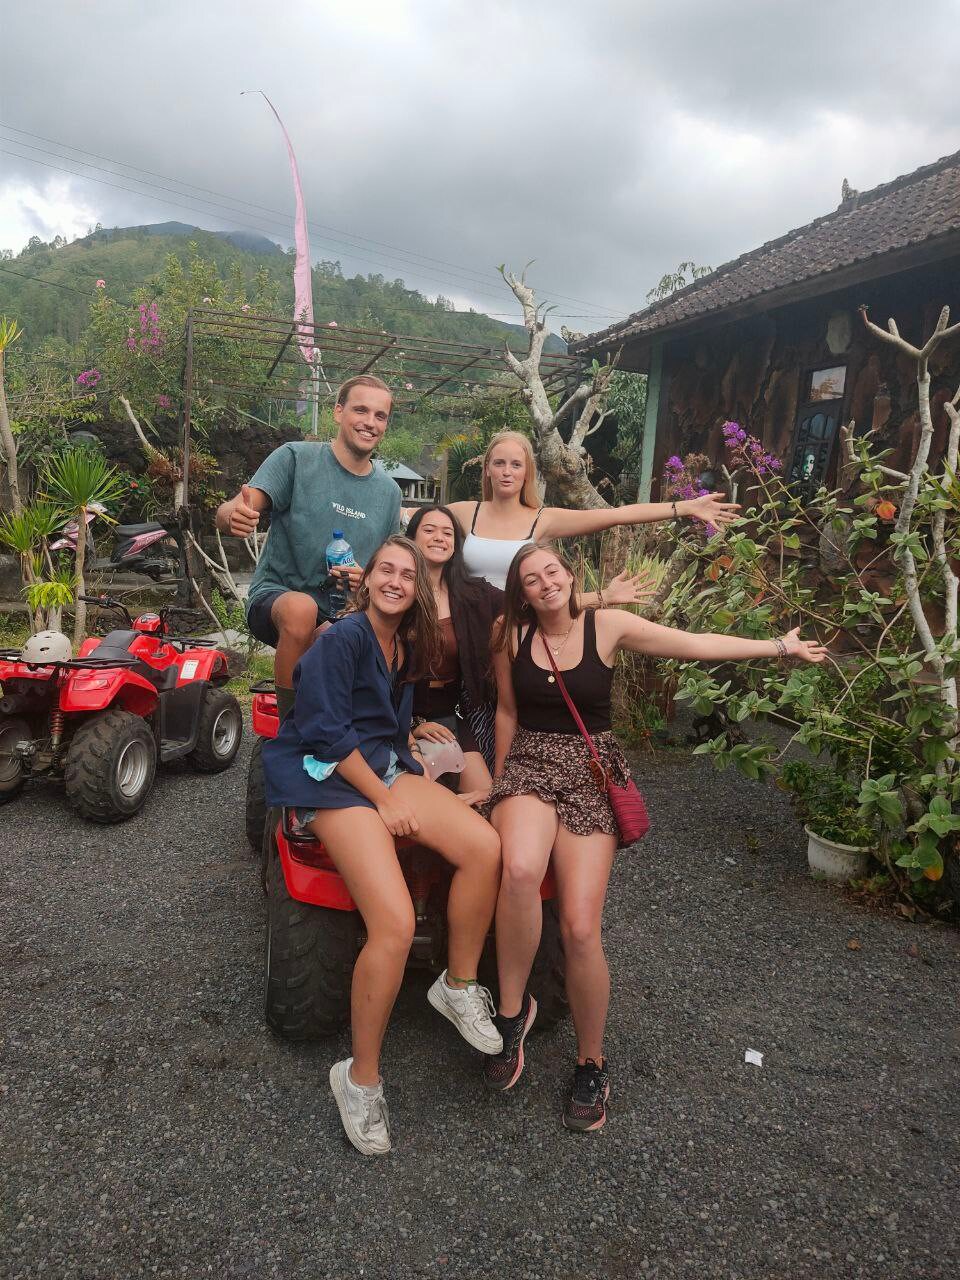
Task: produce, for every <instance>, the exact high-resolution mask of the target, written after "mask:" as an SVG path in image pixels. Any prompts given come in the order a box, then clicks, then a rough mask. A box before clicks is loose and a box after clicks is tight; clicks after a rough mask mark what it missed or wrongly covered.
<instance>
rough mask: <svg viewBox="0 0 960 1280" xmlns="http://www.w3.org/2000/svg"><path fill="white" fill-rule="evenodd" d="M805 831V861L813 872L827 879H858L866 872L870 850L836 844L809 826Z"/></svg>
mask: <svg viewBox="0 0 960 1280" xmlns="http://www.w3.org/2000/svg"><path fill="white" fill-rule="evenodd" d="M803 829H804V831H805V832H806V833H807V863H808V864H809V867H810V870H811V871H812V872H814V874H816V875H819V876H824V877H826V879H828V880H858V879H859V878H860V877H861V876H865V875H866V874H867V864H868V863H869V861H870V850H869V849H865V848H863V847H862V846H860V845H853V844H837V842H836V841H835V840H828V839H827V838H826V836H821V835H817V833H816V831H811V830H810V828H809V827H804V828H803Z"/></svg>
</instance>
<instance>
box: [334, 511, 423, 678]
mask: <svg viewBox="0 0 960 1280" xmlns="http://www.w3.org/2000/svg"><path fill="white" fill-rule="evenodd" d="M387 547H400V548H401V549H402V550H404V551H408V552H409V553H410V555H411V556H412V557H413V564H414V568H415V570H416V575H417V576H416V580H415V583H414V601H413V604H412V605H411V606H410V608H409V609H408V610H407V611H406V613H405V614H404V615H403V617H402V618H401V619H400V625H399V626H398V627H397V635H398V636H399V637H400V639H401V640H402V641H403V643H404V644H405V645H406V648H407V662H408V670H407V679H408V680H422V679H423V678H424V677H425V676H429V674H430V671H431V670H432V669H433V668H434V667H438V666H439V665H440V662H441V660H442V658H443V632H442V631H441V629H440V623H439V622H438V620H437V602H436V599H435V598H434V594H433V587H432V586H431V585H430V575H429V572H428V570H427V562H426V560H424V558H423V556H422V555H421V553H420V548H419V547H418V546H417V544H416V543H415V542H411V541H410V539H409V538H405V537H404V536H403V534H402V533H394V534H391V535H390V537H389V538H387V539H386V540H385V541H384V542H381V543H380V545H379V547H377V549H376V551H375V552H374V553H373V555H372V556H371V557H370V559H369V560H368V561H367V563H366V567H365V568H364V570H363V574H362V576H361V578H360V585H359V586H358V587H357V590H356V595H355V601H356V603H355V609H356V611H357V612H358V613H366V611H367V610H368V609H369V608H370V587H369V586H368V584H367V578H368V577H369V576H370V572H371V570H372V569H373V568H374V566H375V565H376V563H377V561H378V560H379V558H380V555H381V553H382V552H383V551H385V550H386V548H387Z"/></svg>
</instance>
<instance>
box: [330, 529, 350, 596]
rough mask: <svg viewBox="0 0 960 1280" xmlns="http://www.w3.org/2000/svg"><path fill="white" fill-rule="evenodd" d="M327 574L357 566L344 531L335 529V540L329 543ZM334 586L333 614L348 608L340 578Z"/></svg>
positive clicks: (332, 594) (331, 591) (331, 589)
mask: <svg viewBox="0 0 960 1280" xmlns="http://www.w3.org/2000/svg"><path fill="white" fill-rule="evenodd" d="M326 557H327V572H328V573H330V574H332V573H334V571H335V570H336V569H349V568H352V567H353V566H354V565H356V563H357V562H356V560H354V558H353V548H352V547H351V546H350V543H349V542H348V541H347V540H346V538H345V537H344V536H343V530H342V529H334V531H333V538H332V539H331V541H330V542H328V543H327V550H326ZM334 584H335V585H334V586H332V587H331V588H330V592H329V600H330V609H331V612H333V613H339V612H340V611H341V609H345V608H346V606H347V597H346V594H345V593H344V592H343V590H341V588H340V587H339V585H338V584H339V578H335V579H334Z"/></svg>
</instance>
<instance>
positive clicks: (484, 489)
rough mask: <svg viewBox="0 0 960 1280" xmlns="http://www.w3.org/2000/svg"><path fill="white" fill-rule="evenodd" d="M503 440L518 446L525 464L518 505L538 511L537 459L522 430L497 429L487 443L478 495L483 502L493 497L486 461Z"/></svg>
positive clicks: (491, 482)
mask: <svg viewBox="0 0 960 1280" xmlns="http://www.w3.org/2000/svg"><path fill="white" fill-rule="evenodd" d="M505 440H509V441H510V443H511V444H518V445H519V446H520V448H521V449H522V450H523V456H524V459H525V461H526V464H527V465H526V471H525V472H524V476H523V488H522V489H521V490H520V505H521V506H522V507H532V508H533V510H534V511H539V510H540V494H539V492H538V491H537V460H536V458H535V457H534V456H533V446H532V445H531V443H530V441H529V440H528V439H527V437H526V436H525V435H524V434H523V432H522V431H498V432H497V434H496V435H495V436H493V438H492V439H491V441H490V443H489V444H488V445H487V448H486V452H485V453H484V455H483V466H482V467H481V472H482V475H481V480H480V496H481V497H482V498H483V501H484V502H490V501H491V499H492V498H493V481H492V480H491V479H490V477H489V476H488V475H487V463H488V462H489V461H490V458H491V457H492V455H493V451H494V449H496V447H497V445H498V444H503V442H504V441H505Z"/></svg>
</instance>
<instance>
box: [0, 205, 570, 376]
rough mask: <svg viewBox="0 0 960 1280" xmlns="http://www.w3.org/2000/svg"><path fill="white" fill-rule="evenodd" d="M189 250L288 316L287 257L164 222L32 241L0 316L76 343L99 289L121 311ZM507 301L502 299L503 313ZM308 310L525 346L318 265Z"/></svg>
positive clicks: (507, 334) (5, 288)
mask: <svg viewBox="0 0 960 1280" xmlns="http://www.w3.org/2000/svg"><path fill="white" fill-rule="evenodd" d="M192 243H195V244H196V245H197V248H198V250H199V252H200V254H201V256H202V257H203V258H205V259H206V260H207V261H208V262H211V263H214V264H215V265H216V268H217V271H218V273H219V274H220V276H221V277H223V278H226V276H227V275H228V274H229V273H230V272H231V271H234V270H237V269H238V268H239V269H240V270H241V271H242V272H243V275H244V276H245V278H246V279H247V280H252V279H253V277H254V275H255V274H256V273H257V272H258V271H261V270H262V271H265V272H266V273H267V274H268V275H269V276H270V277H271V279H273V280H274V281H275V282H276V285H277V288H278V291H279V296H280V299H281V312H282V313H283V314H284V315H288V314H290V313H291V312H292V310H293V280H292V275H293V257H292V254H290V253H287V252H285V251H284V250H283V249H282V248H281V247H280V246H279V245H276V244H274V243H273V242H272V241H270V240H267V239H266V238H265V237H263V236H258V235H254V234H252V233H249V232H244V231H237V232H210V231H203V230H201V229H199V228H197V227H190V226H188V225H187V224H186V223H180V222H168V223H156V224H153V225H150V226H142V227H123V228H113V229H112V230H103V229H99V228H98V230H97V231H95V232H93V233H92V234H91V235H89V236H85V237H84V238H83V239H82V240H75V241H74V242H73V243H72V244H64V243H58V242H54V243H53V244H51V245H44V244H42V242H39V241H37V240H36V239H35V240H33V241H31V244H30V245H29V246H28V247H27V249H25V250H24V251H23V252H22V253H21V254H20V255H18V256H17V257H16V258H9V259H7V258H4V259H3V260H0V315H3V314H5V315H8V316H13V317H15V318H16V319H17V320H18V321H19V323H20V325H21V326H22V328H23V330H24V336H25V341H26V343H27V344H29V345H30V346H33V345H35V344H37V343H40V342H42V341H44V340H45V339H47V338H53V337H56V338H62V339H65V340H66V341H68V342H71V343H73V342H77V341H78V340H79V338H80V335H81V333H82V332H83V329H84V328H85V326H86V324H87V319H88V308H89V300H90V298H91V297H92V296H93V293H94V288H95V284H96V281H97V280H98V279H103V280H105V281H106V282H107V288H108V289H109V290H110V294H111V296H112V297H115V298H117V299H119V300H121V301H126V300H128V299H130V298H131V295H132V293H133V291H134V290H135V289H138V288H140V287H142V286H147V285H149V282H150V280H151V279H152V278H153V277H155V276H157V274H158V273H159V272H160V270H161V269H162V267H163V262H164V259H165V257H166V256H167V255H168V254H174V255H176V256H177V257H178V258H180V259H181V260H182V261H183V262H184V264H186V263H187V262H188V261H189V258H190V256H191V250H190V245H191V244H192ZM510 301H511V298H510V294H509V293H508V291H507V290H506V289H504V303H505V306H506V305H508V304H509V303H510ZM314 309H315V315H316V318H317V321H318V323H322V322H324V321H326V320H336V321H337V323H338V324H341V325H352V326H356V327H359V328H376V329H386V330H387V331H388V332H390V333H399V334H403V335H410V336H423V335H429V336H431V337H435V338H448V339H452V340H459V341H462V342H475V343H481V344H483V345H489V346H494V347H499V346H501V345H502V344H503V342H504V340H505V339H509V340H510V343H511V346H513V347H515V348H518V349H519V348H522V347H523V346H524V345H525V340H526V334H525V331H524V330H523V328H522V326H520V325H509V324H504V323H502V322H501V321H499V320H494V319H492V318H491V317H489V316H486V315H483V314H482V313H481V312H473V311H471V312H455V311H452V310H450V309H449V304H445V303H444V302H443V301H442V300H441V299H438V300H437V302H432V301H430V300H429V299H428V298H425V297H424V296H423V295H422V294H420V293H419V292H417V291H416V290H414V289H408V288H407V287H406V286H405V285H404V283H403V281H402V280H392V281H388V280H386V279H384V277H383V276H379V275H373V276H359V275H358V276H353V277H351V278H347V277H344V276H343V275H341V274H340V271H339V264H336V263H323V264H321V265H319V266H318V267H317V268H316V269H315V270H314ZM564 349H565V348H564V344H563V342H562V341H561V339H559V338H557V337H555V336H553V335H551V337H550V338H549V339H548V341H547V345H546V350H547V351H563V350H564Z"/></svg>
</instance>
